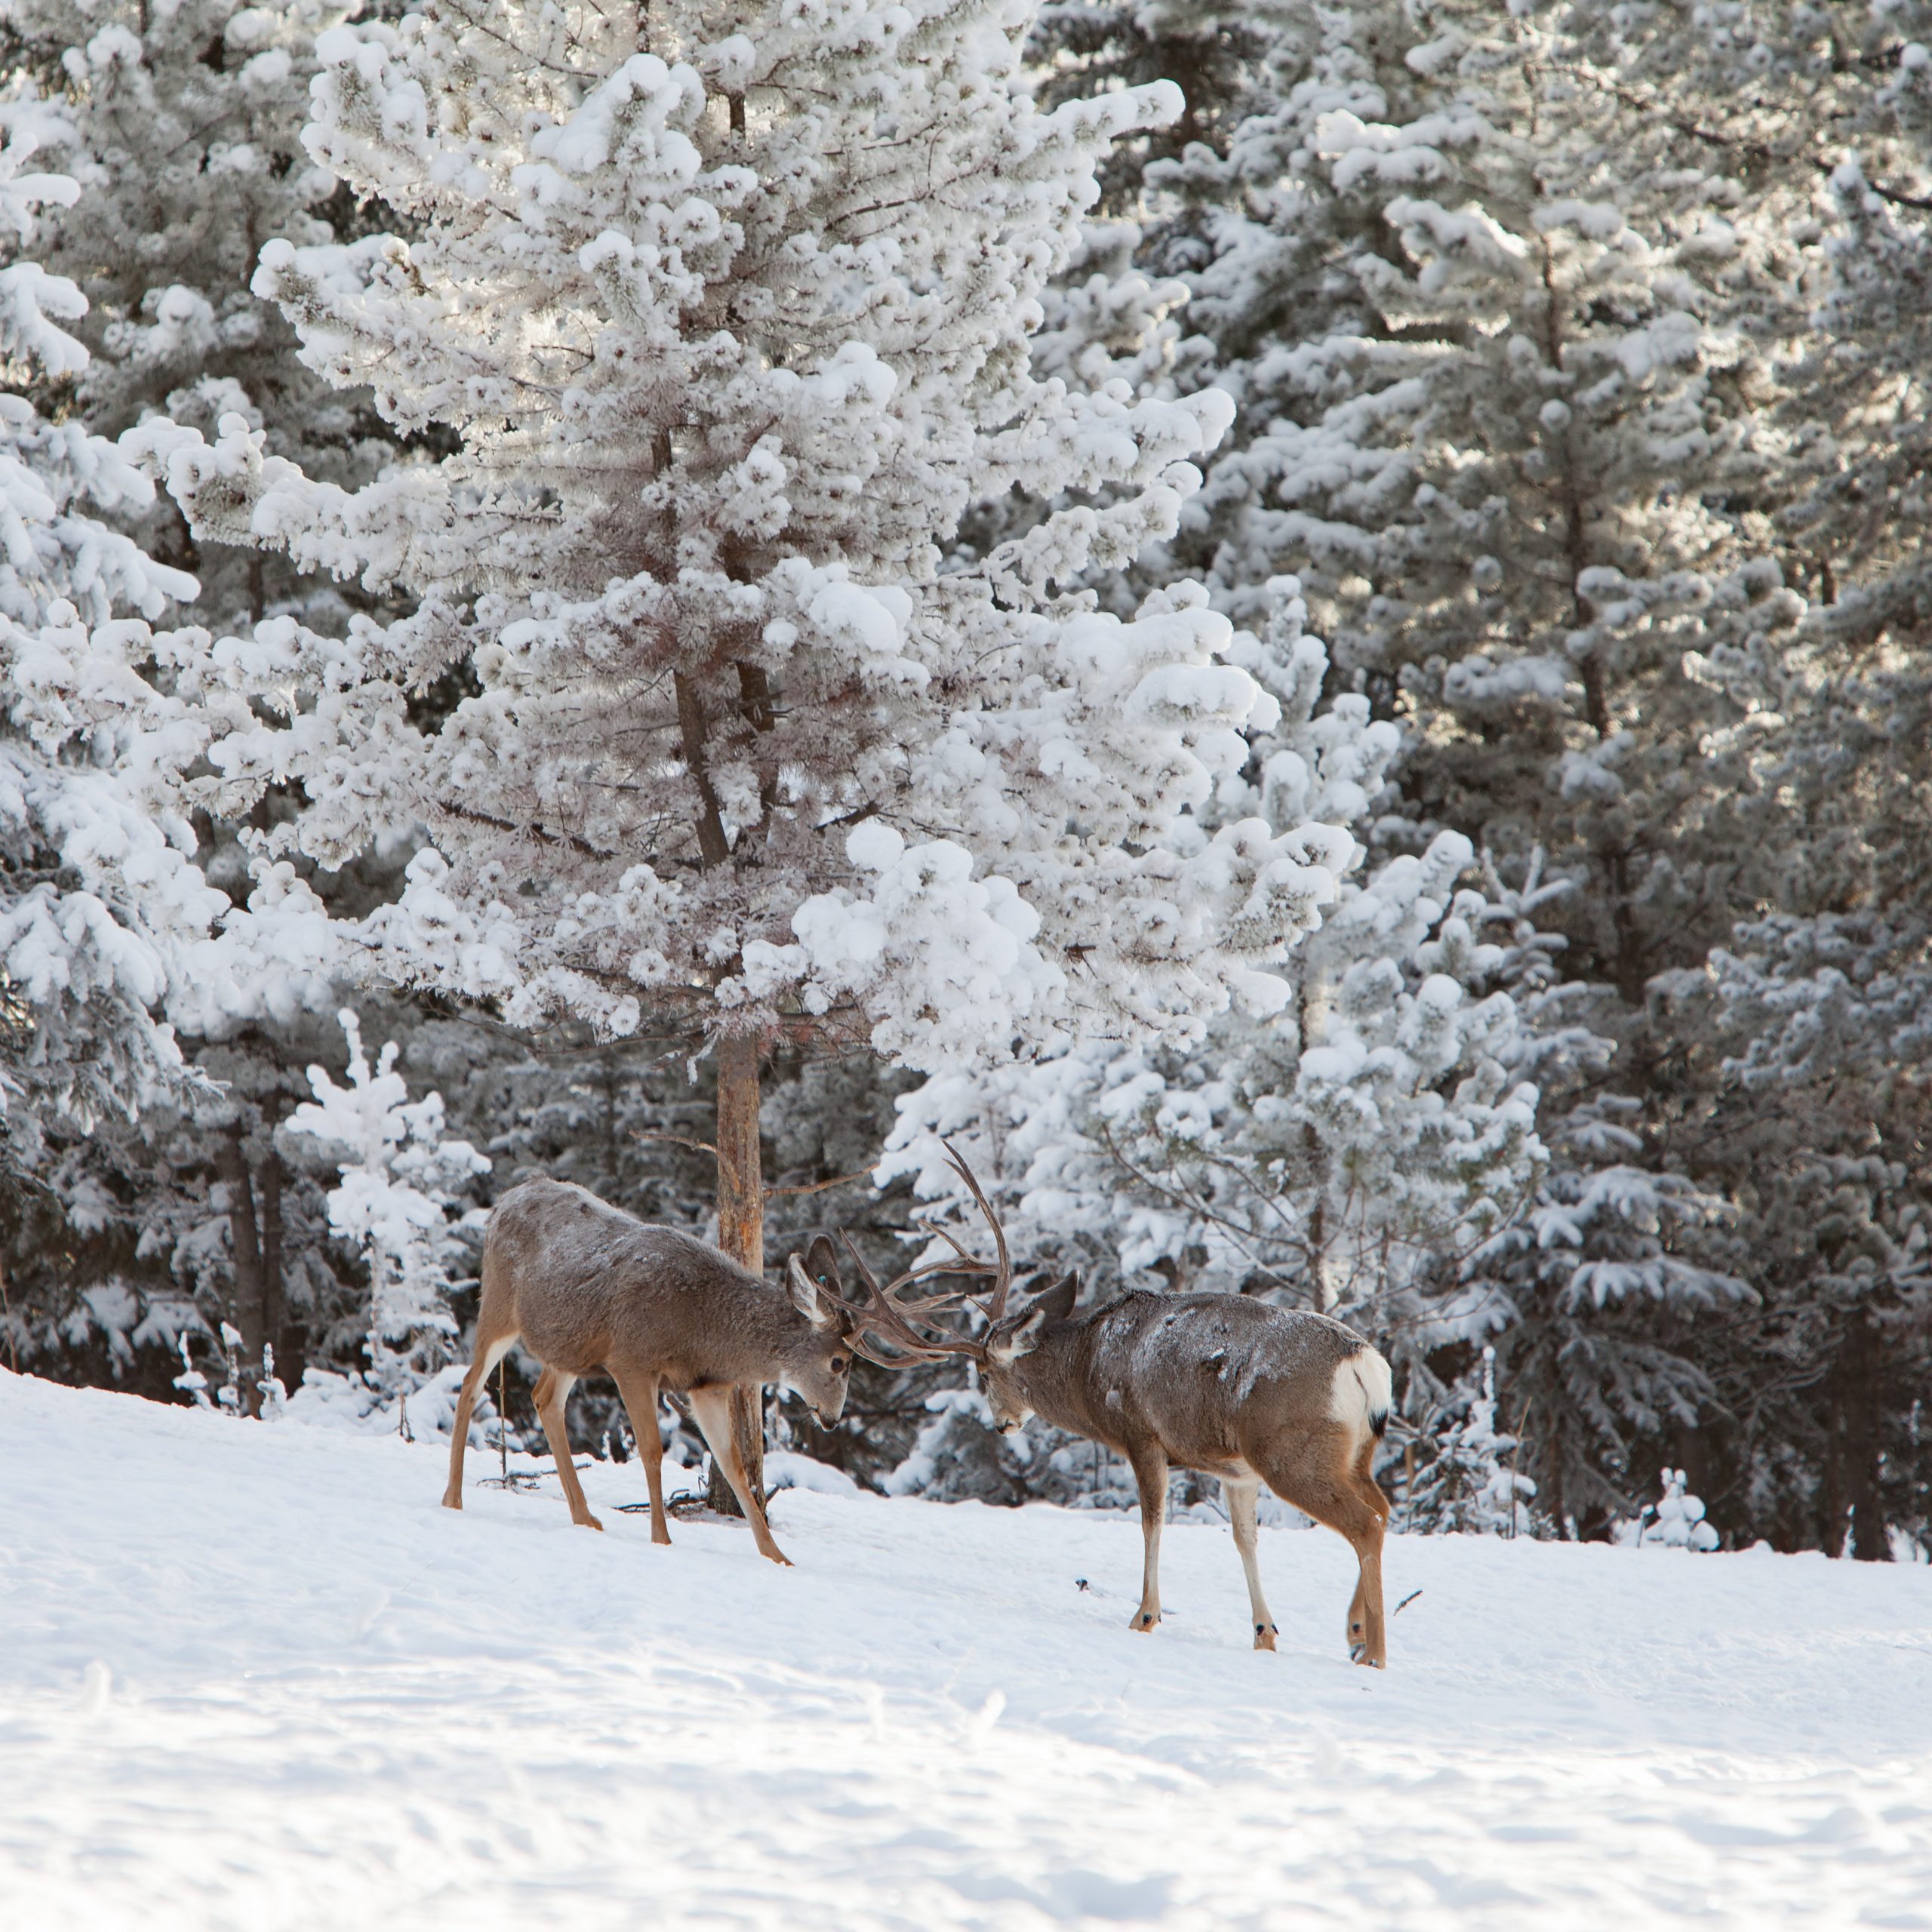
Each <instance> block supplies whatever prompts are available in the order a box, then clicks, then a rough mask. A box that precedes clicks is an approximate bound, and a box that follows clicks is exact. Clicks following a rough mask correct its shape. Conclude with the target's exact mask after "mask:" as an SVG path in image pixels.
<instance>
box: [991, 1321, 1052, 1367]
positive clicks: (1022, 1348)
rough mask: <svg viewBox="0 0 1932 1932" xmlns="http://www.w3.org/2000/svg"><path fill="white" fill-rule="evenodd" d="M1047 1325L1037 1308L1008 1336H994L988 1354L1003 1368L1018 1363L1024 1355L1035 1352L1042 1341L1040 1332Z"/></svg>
mask: <svg viewBox="0 0 1932 1932" xmlns="http://www.w3.org/2000/svg"><path fill="white" fill-rule="evenodd" d="M1046 1325H1047V1318H1046V1316H1045V1315H1044V1314H1043V1313H1042V1312H1041V1311H1040V1310H1039V1309H1037V1308H1036V1309H1034V1310H1033V1311H1032V1313H1031V1314H1029V1315H1028V1316H1027V1317H1026V1320H1025V1321H1023V1322H1021V1323H1020V1325H1019V1326H1018V1327H1017V1328H1014V1329H1013V1330H1011V1331H1010V1332H1009V1333H1008V1334H1004V1335H995V1336H994V1337H992V1340H989V1342H988V1343H986V1353H987V1354H988V1355H989V1356H991V1357H992V1359H993V1360H994V1361H996V1362H998V1363H1000V1364H1001V1365H1002V1366H1004V1364H1006V1363H1008V1362H1010V1361H1018V1360H1019V1359H1020V1357H1021V1356H1022V1355H1031V1354H1032V1352H1033V1349H1034V1347H1035V1344H1036V1343H1038V1341H1039V1339H1040V1331H1041V1329H1042V1328H1044V1327H1045V1326H1046Z"/></svg>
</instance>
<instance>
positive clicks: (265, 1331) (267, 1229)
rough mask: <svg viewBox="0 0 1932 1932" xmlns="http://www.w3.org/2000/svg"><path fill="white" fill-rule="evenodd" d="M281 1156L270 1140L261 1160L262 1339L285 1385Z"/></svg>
mask: <svg viewBox="0 0 1932 1932" xmlns="http://www.w3.org/2000/svg"><path fill="white" fill-rule="evenodd" d="M281 1180H282V1176H281V1155H279V1154H278V1153H277V1152H275V1146H274V1143H272V1142H271V1143H269V1151H268V1155H267V1157H266V1158H265V1159H264V1160H263V1162H262V1340H263V1345H264V1346H265V1347H266V1348H270V1349H274V1351H275V1374H277V1375H278V1376H279V1377H281V1382H282V1386H283V1387H285V1388H286V1387H287V1386H288V1377H289V1375H290V1374H291V1371H292V1369H293V1368H294V1364H293V1363H292V1362H291V1361H290V1360H289V1358H288V1345H287V1343H286V1342H285V1340H284V1338H283V1334H282V1331H283V1330H284V1329H285V1328H286V1327H287V1326H288V1297H286V1296H285V1294H283V1292H282V1284H281Z"/></svg>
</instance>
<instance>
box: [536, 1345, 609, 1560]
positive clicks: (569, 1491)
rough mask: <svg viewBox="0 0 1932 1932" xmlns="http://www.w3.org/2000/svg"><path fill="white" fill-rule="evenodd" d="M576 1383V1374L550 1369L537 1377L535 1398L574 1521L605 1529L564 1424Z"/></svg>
mask: <svg viewBox="0 0 1932 1932" xmlns="http://www.w3.org/2000/svg"><path fill="white" fill-rule="evenodd" d="M576 1386H577V1377H575V1376H574V1375H566V1374H565V1373H564V1372H563V1371H562V1370H561V1369H558V1368H546V1370H545V1371H543V1374H541V1375H540V1376H539V1377H537V1386H536V1388H535V1389H534V1390H533V1391H532V1392H531V1393H532V1399H533V1400H534V1401H535V1402H536V1404H537V1418H538V1420H540V1421H541V1422H542V1423H543V1436H544V1440H545V1441H547V1442H548V1443H549V1445H550V1454H551V1456H552V1458H553V1459H554V1460H555V1463H556V1465H557V1477H558V1481H561V1483H562V1484H563V1485H564V1500H565V1502H566V1503H568V1504H569V1505H570V1506H571V1521H572V1522H573V1523H581V1524H583V1526H584V1527H585V1528H586V1529H590V1530H601V1528H602V1527H604V1525H603V1524H601V1523H600V1522H599V1521H598V1520H597V1518H595V1516H593V1515H592V1514H591V1513H590V1505H589V1503H587V1502H586V1500H584V1494H583V1484H582V1483H580V1482H579V1481H577V1464H576V1463H575V1462H574V1461H573V1460H572V1459H571V1438H570V1435H569V1432H568V1430H566V1429H565V1426H564V1404H565V1402H566V1401H568V1400H569V1399H570V1392H571V1390H572V1389H574V1388H575V1387H576Z"/></svg>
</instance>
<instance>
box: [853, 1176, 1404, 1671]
mask: <svg viewBox="0 0 1932 1932" xmlns="http://www.w3.org/2000/svg"><path fill="white" fill-rule="evenodd" d="M946 1151H947V1152H948V1154H949V1155H950V1156H951V1158H952V1161H953V1163H954V1166H955V1169H956V1171H958V1173H959V1174H961V1177H962V1178H963V1179H964V1181H965V1183H966V1186H967V1187H968V1189H970V1190H971V1193H972V1195H973V1197H974V1200H975V1201H976V1202H977V1204H978V1206H979V1208H980V1212H981V1213H982V1214H984V1215H985V1216H986V1219H987V1220H988V1221H989V1223H992V1226H993V1229H994V1232H995V1240H996V1241H998V1246H999V1264H1000V1265H999V1268H998V1271H997V1275H996V1279H995V1284H994V1286H993V1289H992V1293H991V1294H990V1295H989V1297H988V1298H987V1299H986V1302H985V1303H983V1305H982V1306H983V1312H984V1314H985V1315H986V1330H985V1332H984V1334H983V1335H982V1336H981V1337H980V1338H979V1339H977V1340H968V1339H966V1338H964V1337H955V1338H953V1339H952V1342H951V1346H952V1349H954V1350H955V1352H958V1353H960V1354H962V1355H967V1356H968V1357H970V1358H971V1359H972V1360H973V1361H975V1362H976V1363H977V1364H978V1366H979V1368H980V1379H981V1384H982V1386H983V1389H984V1390H985V1392H986V1400H987V1401H988V1403H989V1405H990V1406H991V1407H992V1412H993V1419H994V1420H995V1423H997V1424H998V1426H999V1428H1000V1429H1001V1432H1003V1433H1004V1434H1007V1435H1011V1434H1012V1433H1013V1432H1014V1431H1015V1430H1017V1429H1020V1428H1021V1427H1022V1426H1023V1425H1024V1424H1025V1422H1026V1418H1027V1417H1028V1416H1029V1415H1038V1417H1041V1420H1044V1421H1046V1422H1049V1423H1052V1424H1053V1425H1054V1427H1055V1428H1057V1429H1067V1430H1069V1431H1070V1432H1072V1434H1074V1435H1084V1436H1086V1437H1088V1438H1090V1439H1091V1440H1092V1441H1097V1442H1101V1443H1104V1444H1106V1447H1108V1448H1109V1449H1112V1450H1114V1451H1117V1452H1118V1454H1121V1455H1122V1456H1124V1457H1126V1458H1127V1460H1128V1463H1129V1464H1130V1465H1131V1467H1132V1469H1133V1471H1134V1481H1135V1483H1136V1484H1137V1487H1139V1489H1140V1525H1141V1532H1142V1535H1143V1539H1144V1541H1145V1549H1146V1561H1145V1564H1144V1567H1143V1574H1142V1581H1141V1590H1140V1608H1139V1609H1138V1610H1137V1611H1135V1612H1134V1618H1133V1621H1132V1623H1131V1625H1130V1626H1129V1627H1130V1628H1131V1629H1135V1630H1151V1629H1153V1627H1154V1626H1155V1624H1157V1623H1159V1622H1160V1620H1161V1581H1160V1559H1161V1524H1162V1521H1163V1520H1164V1518H1165V1516H1166V1514H1167V1501H1168V1470H1169V1469H1170V1468H1178V1469H1194V1470H1198V1471H1199V1472H1201V1474H1203V1475H1212V1476H1218V1477H1219V1478H1220V1481H1221V1493H1222V1494H1223V1497H1225V1498H1226V1502H1227V1506H1228V1520H1229V1525H1230V1527H1232V1530H1233V1531H1234V1539H1235V1548H1236V1549H1238V1550H1239V1551H1240V1552H1241V1567H1242V1569H1243V1570H1244V1571H1245V1573H1246V1574H1247V1600H1248V1604H1249V1607H1250V1609H1251V1611H1252V1612H1253V1614H1254V1647H1255V1648H1256V1649H1257V1651H1272V1649H1273V1648H1274V1647H1275V1635H1276V1632H1275V1620H1274V1619H1273V1617H1272V1616H1270V1615H1269V1611H1268V1605H1267V1603H1266V1600H1265V1599H1264V1598H1263V1595H1262V1594H1261V1576H1260V1567H1259V1565H1258V1564H1257V1558H1256V1549H1255V1524H1254V1506H1255V1501H1256V1498H1257V1496H1258V1494H1259V1493H1260V1487H1261V1484H1263V1483H1264V1482H1265V1483H1266V1484H1267V1485H1268V1487H1269V1488H1270V1489H1272V1491H1274V1492H1275V1494H1276V1495H1277V1496H1278V1497H1281V1498H1282V1499H1283V1500H1284V1501H1286V1502H1288V1503H1293V1504H1294V1506H1295V1507H1296V1508H1297V1509H1300V1510H1301V1511H1303V1512H1304V1513H1305V1514H1306V1515H1310V1516H1312V1517H1313V1518H1315V1521H1317V1522H1318V1523H1325V1524H1327V1526H1328V1527H1330V1528H1331V1529H1332V1530H1334V1531H1338V1532H1339V1533H1340V1534H1341V1535H1342V1536H1343V1537H1346V1539H1347V1540H1348V1542H1349V1545H1350V1546H1351V1547H1352V1549H1354V1551H1355V1556H1356V1559H1357V1561H1358V1563H1359V1564H1360V1566H1361V1574H1360V1577H1359V1579H1358V1581H1357V1583H1356V1585H1355V1597H1354V1600H1353V1601H1352V1602H1351V1603H1350V1604H1349V1620H1348V1644H1349V1654H1350V1655H1351V1656H1352V1657H1354V1658H1355V1660H1356V1662H1358V1663H1364V1664H1373V1665H1375V1666H1377V1667H1378V1668H1380V1666H1382V1665H1383V1664H1384V1663H1386V1661H1387V1647H1386V1633H1385V1630H1384V1626H1383V1615H1382V1537H1383V1531H1384V1530H1385V1529H1386V1527H1387V1525H1388V1521H1389V1503H1388V1499H1387V1498H1386V1497H1385V1496H1384V1495H1383V1493H1382V1491H1381V1490H1380V1487H1378V1486H1377V1483H1376V1481H1375V1478H1374V1475H1373V1474H1372V1473H1371V1466H1372V1464H1373V1463H1374V1456H1375V1447H1376V1444H1377V1442H1378V1441H1380V1439H1381V1436H1382V1433H1383V1430H1384V1429H1385V1428H1386V1426H1387V1425H1388V1420H1389V1401H1390V1385H1389V1364H1388V1363H1387V1362H1386V1361H1384V1360H1383V1358H1382V1357H1381V1355H1380V1354H1378V1353H1377V1351H1376V1350H1375V1349H1372V1348H1371V1347H1370V1346H1369V1345H1368V1344H1367V1343H1366V1342H1365V1341H1364V1340H1362V1338H1361V1337H1360V1336H1359V1335H1358V1334H1356V1333H1355V1331H1354V1330H1353V1329H1352V1328H1349V1327H1344V1326H1343V1324H1342V1323H1340V1322H1339V1321H1335V1320H1334V1319H1333V1318H1332V1317H1331V1316H1328V1315H1314V1314H1310V1313H1306V1312H1299V1311H1296V1310H1292V1309H1280V1308H1272V1307H1269V1306H1268V1305H1267V1304H1266V1303H1262V1302H1257V1301H1251V1300H1248V1299H1247V1297H1245V1296H1242V1295H1216V1294H1148V1293H1137V1294H1128V1295H1124V1296H1122V1297H1121V1298H1120V1299H1119V1300H1117V1301H1115V1302H1113V1303H1110V1304H1109V1305H1108V1306H1106V1307H1104V1308H1100V1309H1094V1311H1092V1312H1091V1313H1089V1314H1087V1315H1082V1316H1081V1317H1079V1318H1075V1316H1074V1314H1073V1306H1074V1303H1075V1301H1076V1300H1078V1298H1079V1293H1080V1282H1079V1277H1078V1275H1067V1276H1066V1277H1065V1278H1063V1279H1062V1280H1061V1281H1058V1282H1057V1283H1055V1284H1054V1286H1053V1287H1051V1288H1049V1289H1048V1291H1046V1292H1045V1293H1044V1294H1042V1295H1041V1296H1040V1297H1038V1298H1037V1299H1036V1300H1034V1301H1033V1302H1032V1303H1030V1304H1029V1305H1028V1306H1026V1307H1024V1308H1023V1309H1020V1310H1018V1311H1017V1312H1014V1313H1011V1314H1009V1313H1008V1309H1007V1300H1008V1291H1009V1290H1010V1288H1011V1284H1012V1270H1011V1268H1010V1267H1009V1266H1008V1265H1007V1257H1006V1244H1005V1242H1004V1240H1003V1239H1001V1238H1000V1236H999V1233H998V1220H997V1217H995V1215H994V1214H993V1211H992V1207H991V1206H990V1205H989V1204H988V1202H987V1201H986V1196H985V1195H983V1194H982V1193H981V1192H980V1188H979V1185H978V1183H977V1182H976V1181H975V1180H974V1178H973V1177H972V1175H971V1172H970V1171H968V1168H966V1166H965V1164H964V1162H963V1161H961V1160H960V1158H959V1157H958V1155H957V1154H955V1153H953V1152H952V1149H951V1147H950V1146H949V1147H948V1148H947V1150H946ZM948 1238H949V1239H950V1237H948ZM955 1245H956V1244H955ZM856 1258H857V1257H856V1254H855V1255H854V1259H855V1260H856ZM860 1272H861V1274H862V1275H865V1270H864V1269H863V1265H862V1266H861V1269H860ZM865 1278H866V1281H867V1282H868V1284H869V1285H874V1286H875V1284H872V1281H871V1277H870V1275H865Z"/></svg>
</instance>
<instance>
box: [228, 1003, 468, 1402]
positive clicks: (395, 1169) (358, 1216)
mask: <svg viewBox="0 0 1932 1932" xmlns="http://www.w3.org/2000/svg"><path fill="white" fill-rule="evenodd" d="M339 1018H340V1022H341V1025H342V1030H343V1034H344V1035H345V1036H346V1038H347V1039H348V1041H349V1084H348V1085H347V1086H346V1087H339V1086H337V1084H336V1083H335V1081H334V1080H332V1079H331V1078H330V1077H329V1075H328V1072H327V1070H326V1069H324V1068H322V1067H320V1066H312V1067H311V1068H310V1069H309V1084H310V1085H311V1087H312V1088H313V1089H314V1091H315V1099H314V1100H313V1101H312V1102H311V1103H308V1104H307V1105H305V1106H300V1107H297V1109H295V1111H294V1113H293V1114H291V1115H290V1116H289V1119H288V1127H287V1128H286V1129H285V1131H286V1133H287V1134H288V1135H290V1136H291V1137H295V1138H298V1139H303V1138H306V1139H308V1140H316V1141H319V1142H321V1143H324V1145H325V1146H327V1147H328V1149H330V1150H331V1152H334V1155H335V1156H336V1158H337V1166H338V1168H339V1169H340V1175H341V1179H340V1182H339V1183H338V1184H337V1186H335V1187H334V1188H333V1189H331V1190H330V1192H329V1195H328V1213H329V1225H330V1226H331V1228H332V1229H334V1231H335V1232H336V1234H337V1235H338V1236H340V1238H342V1239H343V1240H344V1241H347V1242H349V1244H351V1245H352V1246H353V1247H355V1248H357V1249H358V1251H360V1253H361V1256H362V1258H363V1260H364V1261H365V1263H366V1265H367V1266H368V1271H369V1301H368V1360H369V1374H368V1380H369V1382H370V1384H371V1386H372V1387H373V1388H374V1390H375V1391H376V1392H377V1399H378V1401H379V1403H380V1405H381V1406H383V1407H389V1405H391V1404H393V1405H394V1407H395V1412H396V1426H397V1427H398V1429H399V1430H400V1431H401V1433H403V1434H404V1435H408V1433H409V1410H408V1398H409V1396H410V1394H411V1392H412V1390H414V1389H416V1388H417V1387H418V1386H420V1385H421V1383H423V1381H424V1380H426V1379H427V1378H428V1377H429V1376H430V1375H431V1374H433V1373H434V1372H435V1370H436V1369H437V1368H438V1367H441V1363H440V1362H439V1361H438V1360H436V1355H437V1354H438V1351H439V1350H440V1349H441V1347H442V1346H443V1345H444V1344H445V1343H446V1342H447V1341H448V1339H449V1338H450V1337H453V1336H454V1334H455V1333H456V1321H455V1319H454V1316H453V1315H451V1312H450V1308H449V1292H450V1288H451V1267H452V1265H453V1264H454V1263H457V1261H459V1260H462V1259H465V1258H467V1257H468V1256H469V1254H471V1252H472V1250H470V1249H469V1247H466V1244H465V1243H464V1241H463V1239H462V1238H461V1237H460V1235H459V1233H458V1232H457V1226H455V1225H454V1224H453V1223H452V1222H451V1209H452V1208H454V1207H457V1205H458V1204H459V1202H460V1196H461V1192H462V1190H463V1189H465V1188H466V1186H468V1184H469V1183H470V1181H471V1180H472V1179H473V1178H474V1177H475V1176H476V1175H478V1174H488V1172H489V1171H490V1163H489V1162H488V1161H487V1160H485V1158H483V1157H482V1155H480V1154H478V1152H476V1150H475V1148H473V1147H472V1146H470V1145H469V1143H468V1142H467V1141H466V1140H457V1139H455V1138H454V1137H451V1136H450V1135H448V1134H445V1132H444V1131H443V1099H442V1096H441V1094H434V1093H432V1094H425V1095H424V1096H423V1098H422V1099H421V1100H411V1099H410V1098H409V1088H408V1083H407V1082H406V1081H405V1080H404V1078H403V1077H402V1075H401V1074H399V1073H398V1072H396V1070H395V1063H396V1055H397V1052H398V1048H397V1047H396V1045H395V1042H394V1041H390V1042H389V1044H387V1045H386V1046H385V1047H384V1048H383V1051H382V1053H381V1055H380V1057H379V1058H378V1060H377V1063H376V1065H375V1066H374V1068H373V1069H371V1066H370V1064H369V1057H368V1054H365V1052H364V1051H363V1050H362V1033H361V1024H360V1023H359V1022H358V1020H357V1018H356V1017H355V1014H354V1012H353V1011H350V1010H349V1009H348V1008H344V1009H343V1012H342V1013H341V1014H340V1016H339ZM471 1218H472V1220H473V1221H476V1222H480V1220H481V1214H480V1213H478V1214H476V1215H475V1216H474V1217H471ZM472 1232H474V1229H472ZM238 1340H239V1337H238Z"/></svg>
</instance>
